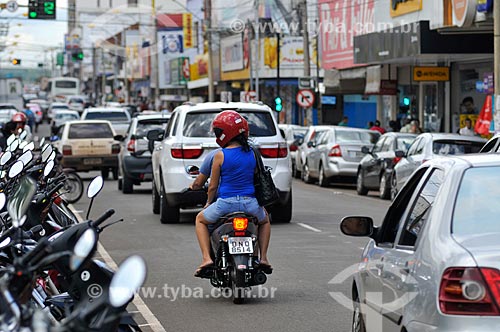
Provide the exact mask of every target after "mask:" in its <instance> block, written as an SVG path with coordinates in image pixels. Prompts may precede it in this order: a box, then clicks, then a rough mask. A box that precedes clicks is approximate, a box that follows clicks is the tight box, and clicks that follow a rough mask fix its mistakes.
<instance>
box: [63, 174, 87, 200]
mask: <svg viewBox="0 0 500 332" xmlns="http://www.w3.org/2000/svg"><path fill="white" fill-rule="evenodd" d="M64 190H66V191H69V192H68V193H65V194H64V195H63V196H64V199H65V200H66V202H68V203H70V204H74V203H76V202H78V201H79V200H80V198H82V195H83V190H84V186H83V181H82V178H81V177H80V176H79V175H78V173H76V172H68V173H67V174H66V182H65V184H64Z"/></svg>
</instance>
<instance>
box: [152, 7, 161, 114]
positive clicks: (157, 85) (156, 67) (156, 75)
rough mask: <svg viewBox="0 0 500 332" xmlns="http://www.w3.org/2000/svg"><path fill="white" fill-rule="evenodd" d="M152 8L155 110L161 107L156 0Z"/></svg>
mask: <svg viewBox="0 0 500 332" xmlns="http://www.w3.org/2000/svg"><path fill="white" fill-rule="evenodd" d="M151 8H152V15H153V31H154V46H153V47H156V50H153V51H154V52H153V53H154V54H155V56H154V59H155V61H153V64H154V66H153V71H154V73H153V75H152V76H153V77H152V78H154V80H155V89H154V92H153V105H155V109H156V108H157V107H159V106H160V105H156V101H157V100H159V99H160V73H159V69H160V66H159V60H160V59H159V53H158V22H157V18H156V3H155V0H151Z"/></svg>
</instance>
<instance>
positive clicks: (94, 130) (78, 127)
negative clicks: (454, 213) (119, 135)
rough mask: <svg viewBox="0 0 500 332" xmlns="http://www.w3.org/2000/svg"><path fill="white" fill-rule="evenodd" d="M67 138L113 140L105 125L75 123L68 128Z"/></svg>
mask: <svg viewBox="0 0 500 332" xmlns="http://www.w3.org/2000/svg"><path fill="white" fill-rule="evenodd" d="M68 138H69V139H79V138H113V131H112V130H111V128H110V127H109V125H108V124H106V123H77V124H72V125H71V126H70V127H69V133H68Z"/></svg>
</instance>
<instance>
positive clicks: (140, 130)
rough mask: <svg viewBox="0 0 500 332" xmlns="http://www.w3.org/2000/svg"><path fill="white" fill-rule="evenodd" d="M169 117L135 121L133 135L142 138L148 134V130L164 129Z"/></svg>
mask: <svg viewBox="0 0 500 332" xmlns="http://www.w3.org/2000/svg"><path fill="white" fill-rule="evenodd" d="M168 120H169V119H162V120H142V121H139V122H138V123H137V127H136V129H135V134H134V135H135V137H137V138H143V137H146V136H147V135H148V131H150V130H155V129H162V130H165V128H166V127H167V124H168Z"/></svg>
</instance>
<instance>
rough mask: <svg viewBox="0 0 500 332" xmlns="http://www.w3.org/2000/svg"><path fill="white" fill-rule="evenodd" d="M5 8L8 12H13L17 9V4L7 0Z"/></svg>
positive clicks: (12, 0)
mask: <svg viewBox="0 0 500 332" xmlns="http://www.w3.org/2000/svg"><path fill="white" fill-rule="evenodd" d="M6 8H7V10H8V11H9V12H11V13H13V12H15V11H17V9H18V8H19V5H18V4H17V2H16V1H14V0H10V1H9V2H7V5H6Z"/></svg>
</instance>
